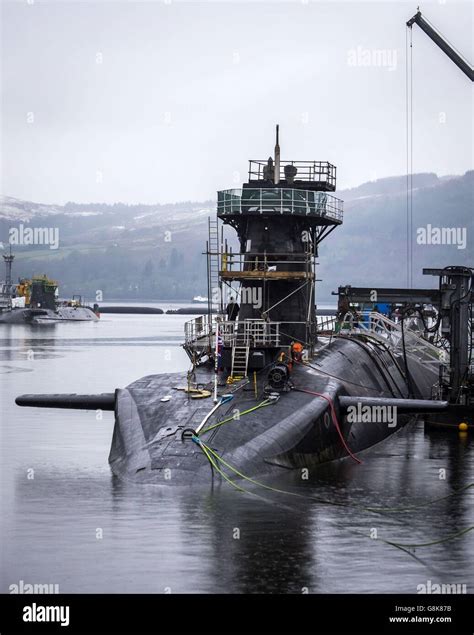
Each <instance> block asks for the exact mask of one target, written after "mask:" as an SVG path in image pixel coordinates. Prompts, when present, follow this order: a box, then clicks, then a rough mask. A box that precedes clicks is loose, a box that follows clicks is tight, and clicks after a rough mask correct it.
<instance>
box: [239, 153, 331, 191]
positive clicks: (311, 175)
mask: <svg viewBox="0 0 474 635" xmlns="http://www.w3.org/2000/svg"><path fill="white" fill-rule="evenodd" d="M288 166H291V169H288ZM267 168H268V159H267V160H262V159H258V160H256V159H252V160H250V161H249V181H264V180H266V179H265V177H266V175H267ZM285 168H286V169H285ZM273 169H274V166H273ZM290 175H291V176H290ZM279 176H280V181H285V180H286V179H287V178H291V179H293V180H295V181H303V182H305V183H314V184H318V185H326V186H328V187H329V188H330V189H332V190H335V189H336V166H335V165H332V163H328V161H283V160H281V161H280V175H279Z"/></svg>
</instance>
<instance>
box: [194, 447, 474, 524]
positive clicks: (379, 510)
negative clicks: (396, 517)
mask: <svg viewBox="0 0 474 635" xmlns="http://www.w3.org/2000/svg"><path fill="white" fill-rule="evenodd" d="M199 445H201V446H202V448H203V450H204V449H206V450H207V451H208V452H210V453H212V454H213V456H214V457H215V458H216V459H217V460H218V461H220V462H221V463H222V464H223V465H225V466H226V467H227V468H228V469H229V470H231V471H232V472H234V474H236V475H237V476H240V478H243V479H244V480H246V481H249V482H250V483H253V484H254V485H258V486H259V487H263V488H264V489H267V490H269V491H272V492H277V493H279V494H287V495H289V496H297V497H298V498H303V499H305V500H313V501H315V502H318V503H324V504H326V505H332V506H335V507H350V508H354V509H362V510H364V511H368V512H375V513H383V512H399V511H410V510H415V509H419V508H422V507H427V506H429V505H434V504H435V503H437V502H439V501H442V500H446V499H447V498H451V497H452V496H456V495H458V494H460V493H461V492H463V491H465V490H467V489H469V488H471V487H474V483H469V484H468V485H466V486H464V487H461V488H460V489H458V490H456V491H455V492H453V493H452V494H448V495H447V496H443V497H441V498H436V499H434V500H431V501H427V502H426V503H421V504H420V505H414V506H411V507H404V508H403V507H401V508H397V507H364V506H362V505H355V504H350V503H338V502H335V501H330V500H327V499H324V498H317V497H315V496H306V495H305V494H300V493H299V492H290V491H288V490H283V489H280V488H278V487H272V486H270V485H266V484H265V483H262V482H260V481H257V480H255V479H253V478H250V477H249V476H246V475H245V474H242V472H240V471H239V470H238V469H237V468H236V467H234V466H233V465H231V464H230V463H227V461H225V460H224V459H223V458H222V457H221V456H219V455H218V454H217V453H216V452H215V451H214V450H212V449H211V448H210V447H209V446H207V445H205V443H203V441H201V440H200V444H199ZM226 480H227V479H226ZM232 482H233V481H232Z"/></svg>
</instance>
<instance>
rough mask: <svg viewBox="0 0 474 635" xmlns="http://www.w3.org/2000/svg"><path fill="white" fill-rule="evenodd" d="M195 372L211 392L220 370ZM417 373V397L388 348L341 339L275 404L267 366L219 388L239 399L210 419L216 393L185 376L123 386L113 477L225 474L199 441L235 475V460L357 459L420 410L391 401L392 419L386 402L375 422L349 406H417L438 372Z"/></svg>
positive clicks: (172, 478) (303, 464) (182, 479)
mask: <svg viewBox="0 0 474 635" xmlns="http://www.w3.org/2000/svg"><path fill="white" fill-rule="evenodd" d="M195 374H196V377H195V381H196V382H197V385H198V386H199V387H201V388H202V389H204V390H205V389H207V390H208V392H211V391H212V384H213V377H214V373H213V370H212V369H211V368H210V367H207V368H198V369H196V373H195ZM410 375H411V384H412V385H411V390H412V391H413V390H415V392H416V394H415V395H413V394H410V391H409V388H408V386H407V381H406V374H405V372H404V370H403V368H402V366H401V362H400V360H397V359H396V358H395V357H394V356H393V355H392V354H391V353H390V351H389V350H387V349H384V348H383V347H376V348H370V347H367V346H366V345H362V346H361V342H358V341H355V340H354V339H351V338H344V337H340V338H335V339H333V340H332V341H331V343H329V344H328V345H326V346H324V347H323V348H322V350H321V351H319V352H318V353H317V355H316V357H315V359H314V360H312V361H311V362H309V363H307V364H297V365H295V366H294V368H293V370H292V373H291V378H290V383H289V387H288V389H287V390H284V391H281V392H280V393H279V396H278V398H277V399H275V395H274V398H273V401H271V402H270V403H269V404H265V399H266V396H265V393H264V390H265V388H267V393H268V386H266V381H267V377H266V373H265V372H261V373H257V375H256V376H255V380H256V383H255V384H254V383H253V382H249V383H247V384H245V385H243V386H242V387H237V388H235V387H233V386H229V387H227V386H225V385H223V386H219V395H222V394H232V398H231V399H230V398H229V399H230V401H227V402H226V403H223V404H222V405H220V406H218V407H217V409H216V410H215V412H214V413H213V414H212V415H211V416H208V415H209V413H210V411H211V410H212V409H213V407H214V403H213V401H212V396H208V397H200V398H193V393H187V392H186V391H185V390H184V389H185V388H186V386H187V375H186V373H173V374H161V375H150V376H147V377H143V378H141V379H139V380H137V381H135V382H133V383H132V384H130V385H129V386H128V387H127V388H124V389H119V390H117V391H116V401H115V428H114V434H113V440H112V447H111V451H110V456H109V463H110V466H111V469H112V471H113V473H114V474H115V475H116V476H118V477H120V478H121V479H124V480H127V481H133V482H136V483H154V484H163V485H168V484H175V485H192V484H195V483H198V482H203V481H204V482H209V480H210V479H221V478H222V476H221V475H220V474H219V472H216V470H215V469H213V466H212V465H211V463H210V461H209V458H208V456H206V452H205V451H204V450H203V447H202V445H201V444H200V443H199V441H202V442H203V443H204V444H205V445H204V447H208V448H212V450H213V451H214V452H215V455H216V456H218V457H222V460H223V461H225V463H223V465H220V467H222V469H223V471H224V472H226V473H227V474H228V475H229V476H230V477H231V478H232V479H234V478H235V479H237V480H238V479H239V475H238V474H237V473H236V472H233V471H232V470H230V471H229V469H227V466H232V467H233V468H235V469H236V470H238V472H240V473H241V474H243V475H245V476H249V477H255V476H258V475H265V474H271V473H275V472H281V471H282V470H288V469H304V468H306V469H311V468H312V467H315V466H317V465H319V464H321V463H324V462H327V461H333V460H338V459H343V458H346V457H347V458H348V460H351V461H357V460H358V459H357V457H356V455H357V453H359V452H361V451H363V450H365V449H367V448H369V447H371V446H373V445H374V444H376V443H378V442H380V441H382V440H383V439H385V438H387V437H388V436H390V435H391V434H393V433H395V432H397V431H398V430H400V428H402V427H403V426H405V425H406V424H407V423H409V422H410V421H412V420H414V418H415V416H416V410H417V408H413V412H410V409H407V408H404V409H401V411H398V410H397V408H396V407H393V408H392V410H391V414H392V416H388V414H387V406H385V410H384V409H382V412H385V415H386V416H385V418H384V417H382V418H381V419H379V420H376V419H372V420H367V417H361V416H358V411H357V408H355V407H354V411H355V412H351V411H350V409H349V408H348V404H351V403H352V404H354V405H355V404H356V403H357V400H358V399H359V400H360V402H361V403H363V402H364V399H365V400H366V402H367V403H369V402H370V399H373V400H374V399H375V400H376V399H381V400H382V403H385V404H388V403H390V400H392V403H402V400H403V403H409V401H410V400H409V399H408V398H409V397H410V396H415V397H417V398H419V399H422V400H424V399H429V396H430V395H429V392H430V390H431V386H432V384H433V383H434V381H435V380H436V376H435V373H434V372H432V371H430V370H428V369H427V368H426V367H423V366H422V364H421V363H419V362H418V361H417V360H416V359H414V358H413V359H410ZM232 391H234V392H232ZM196 396H198V397H199V394H196V393H194V397H196ZM374 403H375V402H374ZM413 403H414V402H413ZM420 403H423V402H420ZM262 404H263V405H262ZM360 410H361V408H359V415H360ZM418 410H419V408H418ZM206 417H208V418H207V420H206V423H205V425H204V426H203V427H201V429H200V430H199V432H198V434H197V435H194V439H193V438H192V437H193V432H196V430H198V429H199V427H200V425H201V424H202V422H203V420H205V418H206ZM369 419H370V417H369ZM222 421H224V422H225V423H221V422H222ZM191 431H192V432H191ZM183 433H184V434H183ZM225 464H227V466H226V467H224V466H225ZM214 467H215V466H214Z"/></svg>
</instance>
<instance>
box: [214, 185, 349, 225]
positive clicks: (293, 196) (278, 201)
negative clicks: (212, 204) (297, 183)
mask: <svg viewBox="0 0 474 635" xmlns="http://www.w3.org/2000/svg"><path fill="white" fill-rule="evenodd" d="M238 214H242V215H258V214H267V215H268V214H272V215H278V214H290V215H294V216H311V217H319V218H320V219H321V220H322V221H323V220H325V221H326V222H327V221H331V222H333V223H334V224H340V223H342V218H343V201H342V200H341V199H338V198H336V197H335V196H332V194H328V193H327V192H312V191H310V190H298V189H293V188H278V187H274V188H243V189H233V190H221V191H220V192H218V193H217V215H218V216H219V217H220V218H222V217H225V216H232V215H238Z"/></svg>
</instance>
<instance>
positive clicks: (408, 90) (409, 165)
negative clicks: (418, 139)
mask: <svg viewBox="0 0 474 635" xmlns="http://www.w3.org/2000/svg"><path fill="white" fill-rule="evenodd" d="M408 32H409V33H410V35H408ZM405 99H406V104H405V106H406V109H405V110H406V112H405V115H406V169H407V176H406V190H407V192H406V209H407V253H406V258H407V286H408V288H409V289H411V287H412V286H413V240H412V234H413V30H412V28H411V27H409V26H407V31H406V36H405Z"/></svg>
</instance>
